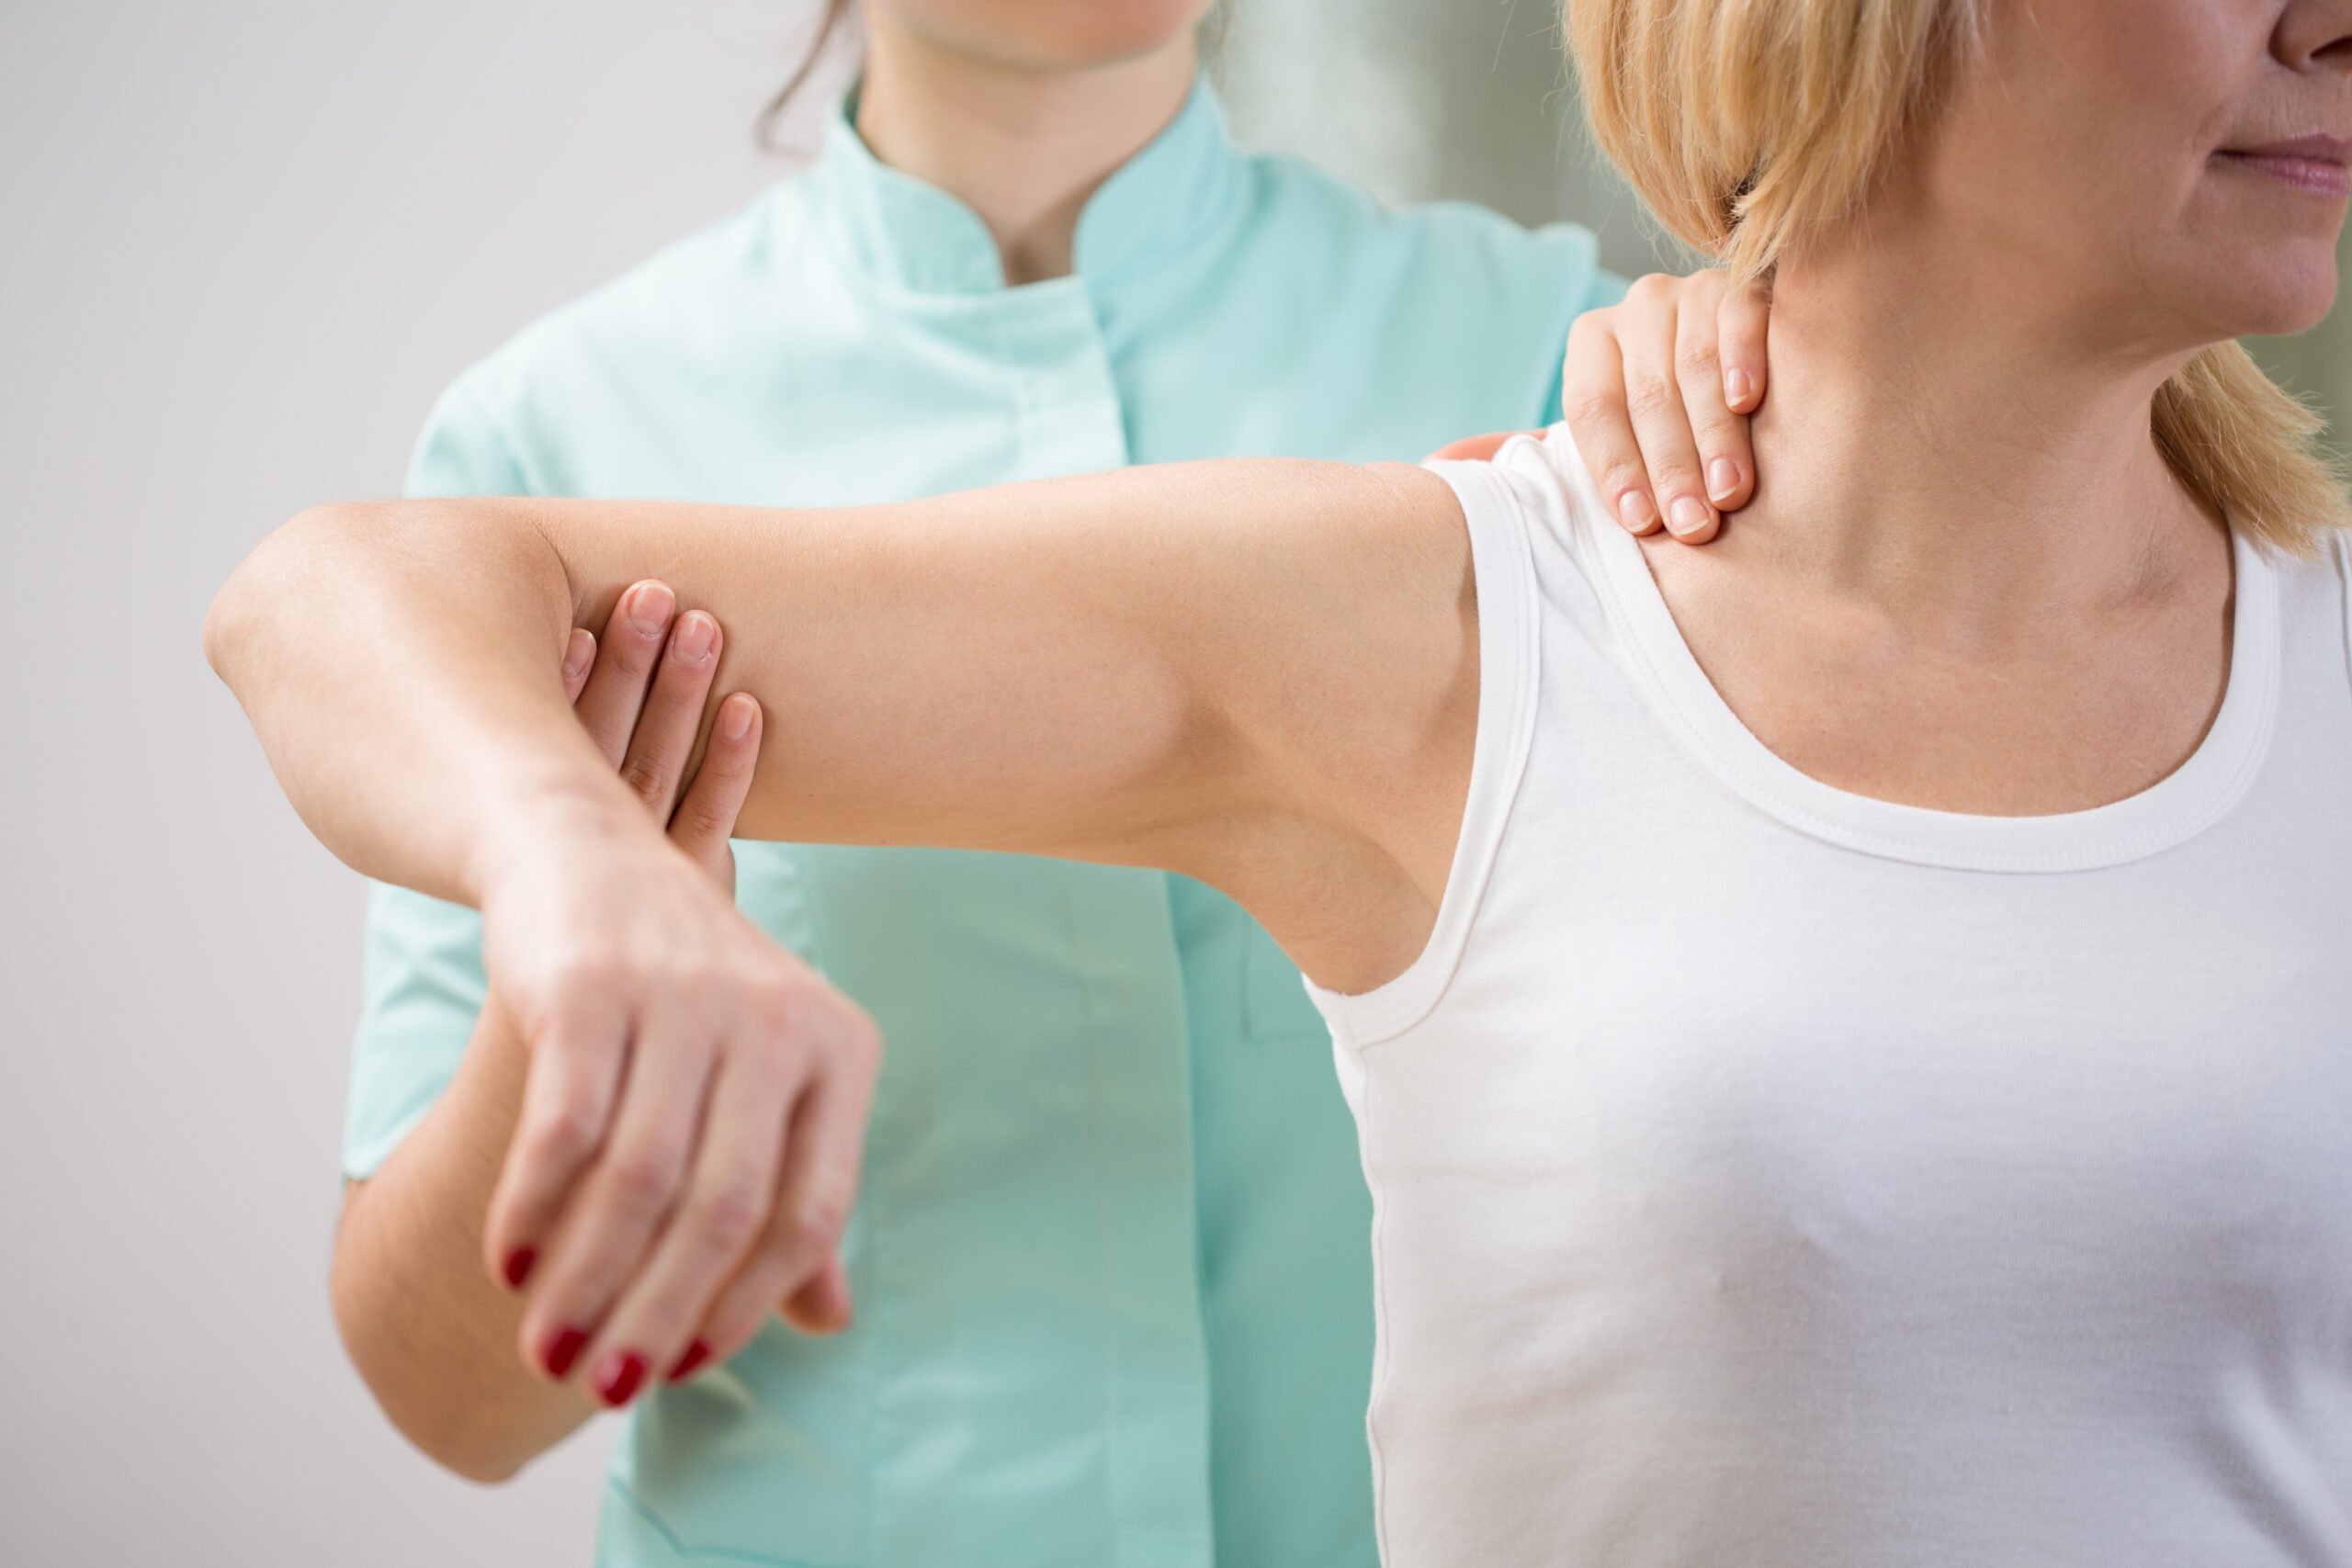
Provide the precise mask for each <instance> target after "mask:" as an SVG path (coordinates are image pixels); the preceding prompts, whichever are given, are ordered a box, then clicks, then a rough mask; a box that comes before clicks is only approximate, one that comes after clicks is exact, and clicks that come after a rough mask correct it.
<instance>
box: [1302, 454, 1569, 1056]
mask: <svg viewBox="0 0 2352 1568" xmlns="http://www.w3.org/2000/svg"><path fill="white" fill-rule="evenodd" d="M1563 439H1565V437H1564V438H1563ZM1550 465H1551V459H1550V457H1548V456H1547V454H1546V452H1545V449H1544V444H1543V443H1542V442H1539V441H1537V440H1535V439H1534V438H1532V437H1528V436H1521V437H1519V438H1517V439H1515V440H1513V441H1512V442H1511V443H1510V445H1509V446H1505V447H1504V448H1503V450H1502V451H1501V452H1500V453H1498V454H1497V456H1496V457H1495V459H1494V460H1493V461H1492V462H1485V463H1474V462H1432V463H1430V465H1428V466H1429V468H1430V471H1431V472H1433V473H1435V474H1436V475H1438V477H1439V478H1441V479H1444V480H1445V482H1446V483H1447V485H1448V486H1450V487H1451V488H1452V489H1453V494H1454V498H1455V499H1456V501H1457V502H1460V504H1461V507H1462V516H1463V521H1464V526H1465V527H1466V528H1467V530H1468V533H1469V538H1470V556H1471V570H1472V573H1473V577H1474V581H1475V584H1476V595H1477V604H1478V724H1477V739H1476V741H1475V743H1474V746H1473V750H1472V754H1471V765H1470V788H1469V793H1468V795H1467V796H1466V797H1465V798H1464V802H1463V809H1462V827H1461V831H1460V835H1459V837H1458V838H1457V839H1456V840H1455V843H1454V851H1453V868H1452V870H1451V871H1450V872H1449V873H1448V874H1447V878H1446V885H1445V895H1444V897H1443V900H1442V902H1441V904H1440V905H1439V908H1438V914H1437V922H1436V925H1435V927H1434V928H1433V929H1432V930H1431V931H1430V939H1429V942H1428V944H1427V945H1426V946H1424V947H1423V948H1422V950H1421V953H1420V954H1419V957H1417V958H1416V959H1415V960H1414V961H1413V963H1412V964H1411V965H1410V966H1408V968H1407V969H1406V970H1405V971H1404V973H1402V974H1401V975H1398V976H1397V977H1396V978H1395V979H1392V980H1390V981H1388V982H1387V983H1386V984H1385V985H1383V986H1380V987H1376V988H1374V989H1373V990H1370V991H1364V992H1360V993H1357V994H1354V995H1342V994H1340V993H1338V992H1333V991H1327V990H1324V989H1323V988H1322V987H1317V986H1315V985H1313V984H1312V983H1310V984H1309V985H1308V987H1307V990H1308V994H1309V995H1310V996H1312V997H1313V998H1314V999H1315V1002H1316V1005H1317V1007H1318V1008H1319V1009H1320V1010H1322V1012H1323V1015H1324V1018H1325V1020H1326V1021H1328V1022H1329V1024H1330V1026H1331V1032H1332V1036H1333V1038H1334V1039H1335V1040H1336V1041H1337V1042H1338V1043H1340V1045H1342V1046H1343V1047H1354V1048H1361V1047H1363V1046H1367V1045H1374V1044H1377V1043H1380V1042H1381V1041H1384V1040H1387V1039H1390V1038H1392V1037H1394V1036H1396V1035H1397V1034H1401V1033H1403V1032H1405V1031H1406V1030H1408V1029H1410V1028H1412V1027H1413V1025H1415V1024H1416V1023H1419V1021H1421V1020H1422V1019H1424V1018H1426V1017H1427V1016H1428V1015H1429V1013H1430V1010H1431V1009H1432V1008H1434V1007H1435V1006H1436V1005H1437V1003H1438V1000H1439V998H1442V996H1443V995H1444V994H1445V989H1446V986H1447V984H1448V982H1450V981H1451V980H1452V979H1453V974H1454V971H1455V969H1456V968H1457V967H1458V966H1459V965H1460V963H1461V959H1462V953H1463V950H1464V946H1465V945H1466V944H1467V942H1468V941H1469V936H1470V928H1471V925H1472V922H1473V920H1474V919H1475V918H1476V914H1477V910H1478V905H1479V902H1480V900H1481V899H1482V898H1483V897H1485V894H1486V889H1487V883H1488V882H1489V881H1490V880H1491V878H1492V876H1493V874H1494V865H1495V859H1496V855H1497V852H1498V850H1499V849H1500V847H1501V844H1502V840H1503V833H1504V829H1505V827H1506V825H1507V824H1508V823H1509V821H1510V815H1511V811H1512V807H1514V806H1515V805H1516V803H1517V801H1518V799H1519V794H1520V784H1521V779H1522V778H1523V777H1524V776H1525V774H1526V772H1527V761H1528V757H1529V754H1530V751H1531V750H1532V743H1533V740H1534V736H1535V729H1536V725H1535V716H1536V708H1537V694H1538V686H1539V683H1540V682H1541V680H1542V671H1543V658H1542V649H1543V646H1544V636H1543V594H1542V592H1540V586H1541V585H1540V581H1539V579H1540V576H1541V573H1540V572H1539V569H1538V565H1537V557H1538V556H1539V554H1541V553H1544V552H1546V551H1549V550H1552V549H1555V548H1557V547H1558V536H1559V533H1560V530H1561V528H1562V526H1563V525H1564V524H1565V523H1566V517H1565V515H1564V505H1565V503H1564V498H1563V496H1562V494H1561V490H1560V483H1559V480H1558V479H1557V478H1556V477H1555V474H1554V473H1553V471H1552V468H1551V466H1550Z"/></svg>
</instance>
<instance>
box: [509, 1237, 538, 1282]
mask: <svg viewBox="0 0 2352 1568" xmlns="http://www.w3.org/2000/svg"><path fill="white" fill-rule="evenodd" d="M538 1260H539V1255H538V1253H537V1251H535V1250H534V1249H532V1248H530V1247H516V1248H515V1250H514V1251H512V1252H510V1253H508V1254H507V1255H506V1288H507V1289H508V1290H510V1291H519V1290H521V1289H522V1288H523V1281H524V1280H527V1279H529V1278H530V1277H531V1268H532V1265H534V1264H536V1263H537V1262H538Z"/></svg>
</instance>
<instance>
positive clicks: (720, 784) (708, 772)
mask: <svg viewBox="0 0 2352 1568" xmlns="http://www.w3.org/2000/svg"><path fill="white" fill-rule="evenodd" d="M760 725H761V714H760V704H759V699H757V698H756V697H753V696H752V694H750V693H748V692H737V693H735V694H733V695H732V696H729V698H728V699H727V700H726V701H725V702H723V703H721V704H719V705H718V715H717V716H715V717H713V718H712V720H711V721H710V744H709V745H708V746H707V747H705V748H704V749H703V754H702V762H701V764H700V765H699V766H697V767H696V768H695V776H694V782H693V783H691V784H688V785H687V786H686V793H685V795H684V797H683V798H682V799H680V800H679V802H678V808H677V810H676V811H674V812H673V813H672V814H671V817H670V841H671V842H672V843H673V844H675V845H677V846H678V848H680V849H681V850H684V852H685V854H686V858H687V859H688V860H691V861H693V862H694V863H695V864H696V865H698V866H701V867H702V868H703V869H704V870H705V871H707V872H709V873H710V874H711V875H712V876H713V877H714V878H716V879H717V880H718V885H719V886H722V887H725V888H727V889H728V890H729V891H730V892H732V891H733V890H734V886H735V852H734V850H733V849H732V847H731V846H730V845H729V839H730V838H731V837H732V836H733V834H734V832H735V818H737V817H738V816H740V815H741V812H742V810H743V802H744V801H745V799H747V798H748V797H749V796H750V795H751V793H752V773H753V772H754V771H755V770H756V769H757V767H758V765H759V761H760Z"/></svg>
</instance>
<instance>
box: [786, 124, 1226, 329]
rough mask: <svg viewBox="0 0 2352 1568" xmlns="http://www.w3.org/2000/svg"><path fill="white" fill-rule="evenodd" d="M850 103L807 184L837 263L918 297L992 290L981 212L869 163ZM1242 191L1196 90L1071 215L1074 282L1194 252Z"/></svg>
mask: <svg viewBox="0 0 2352 1568" xmlns="http://www.w3.org/2000/svg"><path fill="white" fill-rule="evenodd" d="M856 102H857V95H856V91H855V89H854V88H853V89H852V90H851V92H850V94H849V96H847V97H846V98H844V99H843V100H842V103H841V105H840V106H839V107H838V108H836V109H835V111H834V112H833V113H832V114H831V116H830V117H828V118H827V120H826V122H825V143H824V150H823V152H822V154H821V155H820V158H819V160H818V162H817V164H816V165H815V166H814V167H813V168H812V169H811V170H810V171H809V180H810V181H811V183H812V184H813V185H814V186H816V193H817V196H818V202H819V207H820V210H821V212H822V214H823V216H824V220H825V222H826V225H827V227H828V228H829V229H830V230H831V233H832V235H833V238H834V240H835V242H836V244H837V248H838V249H839V251H840V253H841V254H842V258H843V259H844V260H845V261H846V262H847V263H848V265H850V266H851V267H853V268H854V270H856V271H858V272H860V273H862V274H865V275H866V276H871V277H873V278H874V279H875V280H876V281H877V282H880V283H883V284H886V285H888V286H890V287H893V288H903V289H907V290H910V291H911V292H914V293H918V294H986V293H992V292H997V291H1001V290H1002V289H1003V288H1004V266H1003V263H1002V261H1001V258H1000V257H999V256H998V254H997V249H996V242H995V240H993V239H992V238H990V237H989V231H988V225H987V224H985V223H983V222H982V221H980V217H979V214H978V213H976V212H974V211H973V210H972V209H970V208H968V207H967V206H965V205H964V203H962V202H961V201H958V200H957V199H956V197H952V196H950V195H948V194H947V193H946V192H945V191H944V190H941V189H940V188H939V187H938V186H933V185H927V184H925V183H924V182H923V181H922V180H919V179H916V178H915V177H913V176H912V175H905V174H901V173H899V171H898V170H896V169H893V168H891V167H889V166H888V165H887V164H884V163H882V162H881V160H879V159H877V158H876V157H875V155H874V153H873V152H872V151H871V150H869V149H868V148H867V147H866V145H865V139H864V138H862V137H860V136H859V135H858V134H857V130H856V127H855V125H854V123H853V116H854V113H855V108H856ZM1242 183H1243V159H1242V155H1241V153H1240V152H1239V151H1238V149H1237V148H1236V147H1235V146H1234V145H1233V142H1232V141H1231V140H1230V139H1229V138H1228V137H1227V134H1226V129H1225V116H1224V112H1223V111H1222V109H1221V108H1220V107H1218V104H1217V101H1216V94H1215V93H1214V92H1212V91H1211V90H1210V88H1209V86H1208V84H1207V83H1206V82H1205V81H1195V82H1194V83H1193V90H1192V93H1191V94H1190V96H1187V97H1186V98H1185V100H1184V107H1182V109H1180V110H1178V111H1177V115H1176V118H1174V119H1172V120H1170V121H1169V123H1168V125H1167V127H1166V129H1164V130H1161V131H1160V133H1159V135H1158V136H1155V137H1153V138H1152V139H1151V141H1148V142H1147V143H1145V145H1144V147H1143V149H1142V150H1141V151H1140V152H1137V153H1136V155H1135V156H1134V157H1132V158H1130V159H1128V160H1127V161H1126V162H1125V164H1121V165H1119V167H1118V168H1117V169H1115V170H1114V171H1113V172H1112V174H1111V177H1110V178H1108V179H1106V180H1104V181H1103V185H1102V186H1101V187H1100V188H1099V189H1097V190H1096V191H1095V193H1094V194H1093V196H1092V197H1090V198H1088V200H1087V203H1086V207H1085V209H1084V210H1082V211H1081V212H1080V214H1079V218H1078V236H1077V243H1076V264H1077V265H1076V270H1077V273H1078V276H1080V278H1082V279H1084V280H1085V281H1087V282H1088V283H1090V284H1094V285H1100V284H1102V283H1103V282H1105V281H1107V280H1109V279H1110V278H1112V277H1114V276H1116V275H1117V274H1119V273H1122V272H1125V271H1126V270H1128V269H1130V268H1132V267H1135V266H1136V265H1142V264H1145V263H1148V262H1150V261H1153V260H1156V259H1158V258H1159V257H1162V256H1165V255H1167V254H1170V253H1171V252H1173V251H1176V250H1179V249H1182V248H1183V247H1186V246H1189V245H1193V244H1197V243H1200V242H1202V241H1203V240H1204V239H1206V238H1208V237H1209V236H1210V235H1212V234H1213V233H1214V232H1215V231H1216V230H1217V228H1218V227H1219V225H1218V223H1217V221H1216V220H1218V219H1219V218H1220V217H1222V216H1223V215H1224V214H1225V213H1226V212H1227V210H1228V209H1230V208H1231V206H1232V205H1233V204H1234V203H1235V202H1236V201H1237V200H1238V197H1239V196H1240V193H1241V188H1242Z"/></svg>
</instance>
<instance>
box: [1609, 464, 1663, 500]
mask: <svg viewBox="0 0 2352 1568" xmlns="http://www.w3.org/2000/svg"><path fill="white" fill-rule="evenodd" d="M1649 478H1650V477H1649V474H1648V473H1647V471H1645V469H1644V468H1642V466H1641V465H1640V464H1638V463H1635V462H1633V461H1630V460H1621V461H1618V462H1613V463H1610V464H1607V465H1605V466H1603V468H1601V470H1600V477H1599V479H1598V483H1599V485H1600V493H1601V494H1603V495H1606V496H1611V497H1615V496H1619V495H1623V493H1624V492H1625V491H1629V490H1646V489H1647V488H1648V487H1649Z"/></svg>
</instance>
